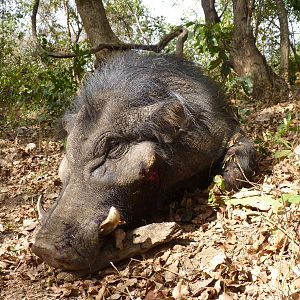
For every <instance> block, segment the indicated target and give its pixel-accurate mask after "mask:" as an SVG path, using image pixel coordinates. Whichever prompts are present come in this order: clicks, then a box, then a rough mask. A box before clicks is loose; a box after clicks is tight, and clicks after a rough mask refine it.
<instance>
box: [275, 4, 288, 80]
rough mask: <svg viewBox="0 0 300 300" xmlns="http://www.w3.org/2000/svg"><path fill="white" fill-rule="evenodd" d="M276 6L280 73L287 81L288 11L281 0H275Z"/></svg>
mask: <svg viewBox="0 0 300 300" xmlns="http://www.w3.org/2000/svg"><path fill="white" fill-rule="evenodd" d="M276 8H277V15H278V19H279V24H280V75H281V76H282V77H283V78H284V79H285V81H286V82H288V80H289V54H290V47H289V46H290V45H289V25H288V12H287V10H286V8H285V5H284V2H283V0H276Z"/></svg>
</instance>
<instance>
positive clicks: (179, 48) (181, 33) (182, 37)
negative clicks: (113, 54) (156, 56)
mask: <svg viewBox="0 0 300 300" xmlns="http://www.w3.org/2000/svg"><path fill="white" fill-rule="evenodd" d="M39 4H40V0H36V1H35V2H34V4H33V8H32V15H31V29H32V37H33V39H34V42H35V44H36V47H37V49H38V50H39V51H40V52H42V53H43V54H46V55H48V56H50V57H54V58H71V57H76V56H78V54H77V53H74V52H52V51H47V50H46V49H45V48H43V46H42V45H41V44H40V42H39V40H38V37H37V29H36V16H37V13H38V8H39ZM187 36H188V31H187V30H186V29H185V28H183V27H180V28H177V29H176V30H175V31H174V32H171V33H169V34H167V35H165V36H164V37H163V38H162V39H161V40H160V41H159V42H158V43H157V44H155V45H143V44H130V43H129V44H128V43H121V44H109V43H101V44H99V45H97V46H95V47H92V48H91V49H88V50H86V51H85V54H95V53H97V52H99V51H101V50H104V49H107V50H112V51H113V50H114V51H115V50H130V49H136V50H148V51H153V52H156V53H159V52H161V51H162V50H163V49H164V48H165V47H166V46H167V45H168V44H169V43H170V42H171V41H172V40H173V39H174V38H176V37H178V40H177V43H176V55H177V57H178V58H180V59H181V58H182V57H183V44H184V42H185V41H186V39H187Z"/></svg>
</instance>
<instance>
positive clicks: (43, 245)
mask: <svg viewBox="0 0 300 300" xmlns="http://www.w3.org/2000/svg"><path fill="white" fill-rule="evenodd" d="M32 251H33V252H34V253H35V254H36V255H37V256H39V257H40V258H41V259H42V260H43V261H45V262H46V263H47V264H48V265H50V266H52V267H55V268H58V269H63V270H70V271H71V270H73V271H75V270H84V269H88V268H89V266H91V264H92V262H91V261H88V260H87V259H86V258H84V257H83V256H81V255H80V254H79V253H78V252H77V251H76V249H74V248H71V247H69V248H66V247H64V248H62V247H60V246H56V245H51V244H49V243H47V242H46V241H43V240H37V241H36V242H35V243H34V244H33V246H32Z"/></svg>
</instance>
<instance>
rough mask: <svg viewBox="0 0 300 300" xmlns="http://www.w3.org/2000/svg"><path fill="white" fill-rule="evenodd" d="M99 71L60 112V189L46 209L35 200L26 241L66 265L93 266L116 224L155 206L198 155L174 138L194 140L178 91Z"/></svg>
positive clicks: (74, 267)
mask: <svg viewBox="0 0 300 300" xmlns="http://www.w3.org/2000/svg"><path fill="white" fill-rule="evenodd" d="M121 75H122V74H121ZM97 76H100V75H97V74H96V75H94V77H93V78H91V79H90V81H89V85H88V86H87V87H86V88H85V90H84V91H83V92H82V94H81V95H80V96H79V100H78V101H79V102H80V103H79V104H78V106H79V108H78V109H77V111H76V113H73V114H69V115H68V116H67V118H66V119H67V121H66V129H67V131H68V138H67V146H66V154H65V157H64V158H63V160H62V162H61V166H60V170H59V174H60V177H61V180H62V183H63V188H62V192H61V195H60V196H59V198H58V199H57V201H56V203H55V204H54V205H53V206H52V207H51V208H50V209H49V210H48V211H47V212H44V211H43V209H42V208H41V206H40V205H39V211H40V215H41V223H42V227H41V229H40V230H39V232H38V233H37V236H36V241H35V243H34V245H33V248H32V249H33V252H34V253H35V254H37V255H38V256H40V257H41V258H42V259H43V260H44V261H45V262H47V263H48V264H49V265H52V266H54V267H57V268H61V269H66V270H85V271H86V272H89V271H90V270H92V269H93V265H94V264H95V261H96V260H97V259H99V258H100V259H101V246H102V245H103V242H104V241H105V239H106V237H107V236H108V235H109V234H110V233H111V232H112V231H113V230H114V229H115V228H116V226H118V224H119V223H126V224H138V223H140V221H141V220H142V219H144V218H145V216H147V215H149V213H155V211H156V209H157V206H159V204H158V203H159V201H160V200H161V198H162V195H163V194H164V192H165V191H166V190H168V189H169V188H170V186H172V185H174V184H176V182H179V181H181V180H183V179H185V178H186V177H187V176H190V175H191V174H194V173H195V172H196V171H197V166H198V164H197V160H199V155H198V154H197V156H196V155H195V156H193V155H194V154H193V153H189V151H184V145H183V144H181V142H180V140H181V138H182V137H185V143H187V144H195V140H194V138H193V135H192V133H191V134H187V133H186V131H187V128H188V127H189V126H193V124H194V123H193V121H192V120H191V118H192V114H191V113H190V112H189V108H187V107H185V105H184V104H183V103H182V101H181V98H180V97H179V95H177V94H176V93H172V92H171V91H168V90H166V87H165V86H164V85H163V84H161V86H159V84H158V82H157V81H156V82H155V84H154V85H155V89H154V90H151V89H150V88H149V82H146V81H145V82H142V83H141V82H139V84H138V88H137V87H136V86H133V85H132V82H133V81H134V78H133V76H131V77H130V78H129V80H127V82H125V83H124V84H121V83H120V82H119V83H118V82H117V81H116V80H114V83H113V84H111V85H109V84H108V83H107V82H106V86H107V85H108V88H105V87H103V86H101V84H105V82H104V83H103V81H104V79H103V78H102V77H101V78H100V79H101V80H100V79H99V78H97ZM101 76H102V75H101ZM139 76H140V74H139V72H137V74H136V77H135V79H136V80H141V79H140V78H139ZM121 77H122V76H121ZM123 79H124V76H123ZM149 80H150V79H149ZM112 81H113V80H112ZM99 82H100V83H99ZM141 86H142V88H141ZM147 89H149V90H147ZM141 99H142V100H141ZM157 99H159V101H157ZM175 143H176V145H177V146H176V147H174V144H175ZM207 164H208V167H209V164H210V162H209V161H208V162H207Z"/></svg>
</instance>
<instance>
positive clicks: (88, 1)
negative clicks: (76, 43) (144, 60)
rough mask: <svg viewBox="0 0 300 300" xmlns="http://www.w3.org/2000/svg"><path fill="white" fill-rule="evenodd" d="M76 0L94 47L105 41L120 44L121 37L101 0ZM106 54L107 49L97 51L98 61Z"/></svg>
mask: <svg viewBox="0 0 300 300" xmlns="http://www.w3.org/2000/svg"><path fill="white" fill-rule="evenodd" d="M75 2H76V6H77V10H78V12H79V15H80V17H81V20H82V23H83V27H84V29H85V31H86V34H87V37H88V39H89V41H90V43H91V45H92V47H95V46H97V45H99V44H103V43H109V44H113V43H115V44H119V42H120V41H119V39H118V38H117V37H116V35H115V34H114V33H113V31H112V29H111V26H110V25H109V22H108V19H107V17H106V14H105V9H104V6H103V3H102V1H101V0H75ZM106 55H107V51H105V50H103V51H100V52H97V53H96V60H97V63H98V64H99V63H101V61H103V60H104V59H105V56H106Z"/></svg>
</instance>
